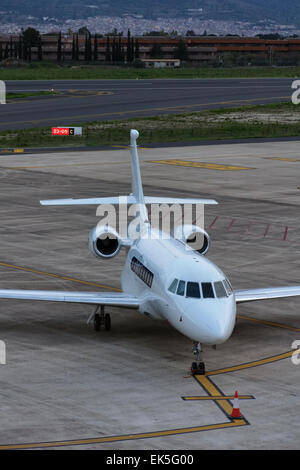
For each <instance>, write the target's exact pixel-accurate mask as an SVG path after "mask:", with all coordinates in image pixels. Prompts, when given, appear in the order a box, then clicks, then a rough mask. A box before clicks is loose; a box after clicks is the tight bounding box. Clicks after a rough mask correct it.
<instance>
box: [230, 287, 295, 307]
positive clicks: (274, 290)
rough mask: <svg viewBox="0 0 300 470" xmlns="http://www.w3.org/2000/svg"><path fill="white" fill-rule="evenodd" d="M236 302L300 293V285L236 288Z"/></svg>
mask: <svg viewBox="0 0 300 470" xmlns="http://www.w3.org/2000/svg"><path fill="white" fill-rule="evenodd" d="M234 293H235V300H236V303H237V304H239V303H243V302H253V301H255V300H269V299H281V298H283V297H295V296H297V295H300V286H291V287H267V288H263V289H247V290H236V291H235V292H234Z"/></svg>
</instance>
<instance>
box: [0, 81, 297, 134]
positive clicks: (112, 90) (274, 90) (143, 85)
mask: <svg viewBox="0 0 300 470" xmlns="http://www.w3.org/2000/svg"><path fill="white" fill-rule="evenodd" d="M292 81H293V80H292V79H209V80H208V79H188V80H185V79H182V80H181V79H180V80H176V79H174V80H168V79H166V80H37V81H35V80H33V81H32V80H31V81H7V82H6V86H7V91H8V92H29V91H48V90H50V89H52V88H53V89H54V90H56V91H58V92H61V94H60V95H52V96H43V97H32V98H26V99H19V100H12V101H11V102H8V103H7V104H6V105H4V106H1V107H0V130H9V129H10V130H14V129H23V128H31V127H41V126H42V127H47V126H49V127H50V126H68V125H74V124H80V123H83V122H88V121H106V120H114V119H128V118H131V117H137V116H140V117H143V116H156V115H161V114H172V113H182V112H193V111H202V110H205V109H216V108H221V107H235V106H240V105H247V104H248V105H250V104H264V103H272V102H282V101H289V100H290V97H291V94H292V89H291V84H292Z"/></svg>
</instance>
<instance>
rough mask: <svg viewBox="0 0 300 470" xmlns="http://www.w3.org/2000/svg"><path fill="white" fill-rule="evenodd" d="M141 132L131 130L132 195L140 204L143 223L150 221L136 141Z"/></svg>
mask: <svg viewBox="0 0 300 470" xmlns="http://www.w3.org/2000/svg"><path fill="white" fill-rule="evenodd" d="M138 137H139V133H138V131H137V130H135V129H131V131H130V152H131V190H132V195H133V196H134V198H135V200H136V204H138V205H139V214H140V217H141V219H142V224H143V223H148V213H147V209H146V206H145V201H144V192H143V186H142V178H141V172H140V164H139V156H138V152H137V145H136V141H137V139H138Z"/></svg>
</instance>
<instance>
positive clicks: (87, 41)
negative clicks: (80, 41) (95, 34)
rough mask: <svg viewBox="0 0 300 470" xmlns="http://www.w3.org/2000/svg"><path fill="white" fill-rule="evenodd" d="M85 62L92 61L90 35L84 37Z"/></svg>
mask: <svg viewBox="0 0 300 470" xmlns="http://www.w3.org/2000/svg"><path fill="white" fill-rule="evenodd" d="M84 57H85V60H86V61H87V62H89V61H91V60H92V38H91V34H90V33H89V34H87V35H86V36H85V53H84Z"/></svg>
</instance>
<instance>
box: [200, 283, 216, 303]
mask: <svg viewBox="0 0 300 470" xmlns="http://www.w3.org/2000/svg"><path fill="white" fill-rule="evenodd" d="M202 294H203V299H213V298H214V297H215V294H214V291H213V287H212V284H211V282H202Z"/></svg>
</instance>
